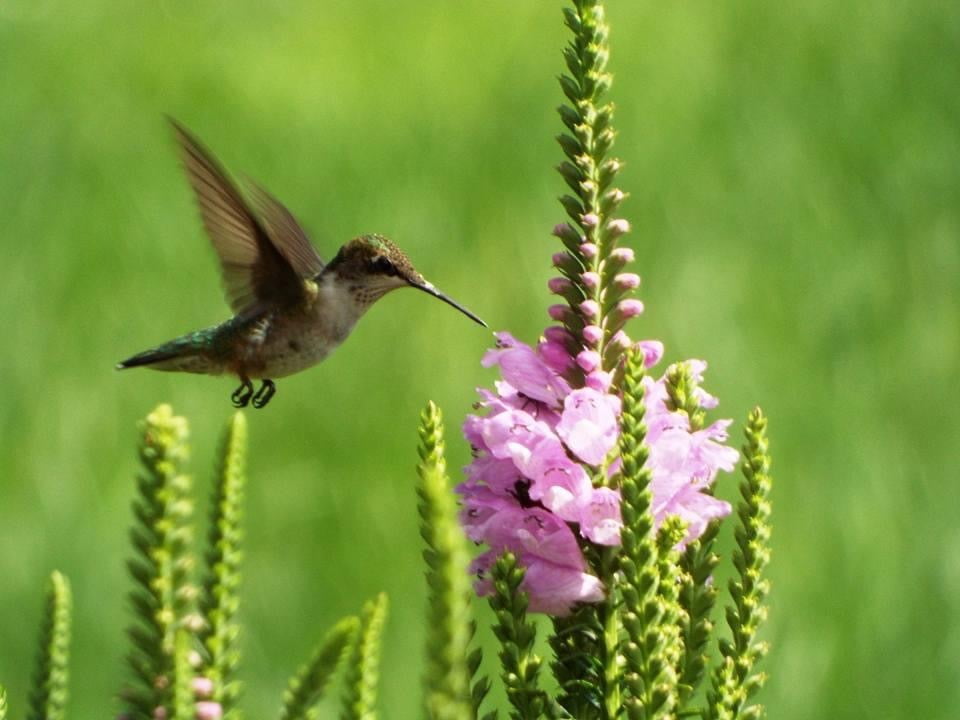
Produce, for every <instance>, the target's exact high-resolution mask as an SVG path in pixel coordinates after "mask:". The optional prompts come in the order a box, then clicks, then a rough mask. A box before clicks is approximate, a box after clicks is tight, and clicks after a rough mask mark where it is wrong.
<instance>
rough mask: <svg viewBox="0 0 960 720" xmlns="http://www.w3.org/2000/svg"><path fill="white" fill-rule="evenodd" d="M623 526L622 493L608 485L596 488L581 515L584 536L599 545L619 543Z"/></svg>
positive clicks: (581, 529)
mask: <svg viewBox="0 0 960 720" xmlns="http://www.w3.org/2000/svg"><path fill="white" fill-rule="evenodd" d="M622 527H623V520H621V519H620V493H619V492H618V491H616V490H612V489H611V488H607V487H600V488H596V489H594V491H593V493H592V495H591V498H590V502H589V503H587V504H586V505H585V506H584V507H583V510H582V512H581V515H580V531H581V532H582V533H583V535H584V537H586V538H588V539H589V540H591V541H592V542H595V543H597V544H598V545H619V544H620V529H621V528H622Z"/></svg>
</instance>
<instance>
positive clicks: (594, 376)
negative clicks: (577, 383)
mask: <svg viewBox="0 0 960 720" xmlns="http://www.w3.org/2000/svg"><path fill="white" fill-rule="evenodd" d="M584 384H585V385H586V387H588V388H591V389H593V390H596V391H598V392H602V393H605V392H608V391H609V390H610V386H611V385H613V376H612V375H611V374H610V373H608V372H604V371H603V370H594V371H593V372H592V373H590V374H589V375H587V377H586V378H584Z"/></svg>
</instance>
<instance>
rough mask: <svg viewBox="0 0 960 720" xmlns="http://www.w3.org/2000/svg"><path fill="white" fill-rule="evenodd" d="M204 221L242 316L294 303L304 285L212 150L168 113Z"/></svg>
mask: <svg viewBox="0 0 960 720" xmlns="http://www.w3.org/2000/svg"><path fill="white" fill-rule="evenodd" d="M170 123H171V125H173V129H174V131H175V133H176V136H177V140H178V142H179V143H180V148H181V150H182V155H183V164H184V167H185V168H186V171H187V177H188V178H189V179H190V185H191V186H192V187H193V190H194V193H196V196H197V203H198V204H199V206H200V215H201V216H202V218H203V225H204V227H205V228H206V230H207V234H208V235H209V236H210V240H211V241H212V242H213V247H214V250H216V252H217V256H218V258H219V259H220V269H221V273H222V275H223V284H224V288H225V289H226V294H227V302H229V303H230V307H231V308H233V311H234V312H235V313H237V314H238V315H248V314H251V313H253V312H256V311H257V310H260V309H262V308H264V307H268V306H276V305H288V304H296V303H298V302H300V301H302V300H303V298H304V293H305V289H304V285H303V282H302V280H301V277H300V275H299V274H298V273H297V272H296V270H295V269H294V267H293V265H292V263H291V262H290V261H289V260H288V259H287V258H286V257H285V256H284V255H283V253H281V252H280V250H279V249H278V248H277V247H276V246H275V245H274V243H273V241H272V240H271V239H270V235H269V234H268V233H267V231H266V229H265V228H264V226H263V225H262V224H261V223H260V221H259V220H258V219H257V217H256V215H255V214H254V213H253V212H252V211H251V210H250V208H249V207H248V206H247V204H246V202H245V201H244V199H243V197H242V196H241V195H240V193H239V191H238V190H237V188H236V187H235V186H234V184H233V183H232V182H231V181H230V180H229V179H228V178H227V175H226V173H225V172H224V171H223V169H222V168H221V167H220V164H219V163H218V162H217V161H216V159H215V158H214V157H213V155H211V154H210V152H208V151H207V150H206V149H205V148H204V147H203V146H202V145H201V144H200V142H199V141H198V140H197V139H196V138H195V137H193V135H191V134H190V132H189V131H188V130H187V129H186V128H184V127H183V126H182V125H180V124H179V123H178V122H177V121H176V120H174V119H172V118H170Z"/></svg>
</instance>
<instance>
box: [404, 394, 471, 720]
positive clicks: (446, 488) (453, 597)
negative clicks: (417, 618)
mask: <svg viewBox="0 0 960 720" xmlns="http://www.w3.org/2000/svg"><path fill="white" fill-rule="evenodd" d="M418 450H419V453H420V464H419V465H418V466H417V472H418V474H419V476H420V483H419V485H418V486H417V495H418V496H419V498H420V503H419V507H418V509H419V511H420V534H421V535H422V536H423V539H424V541H425V542H426V545H427V549H426V550H425V551H424V559H425V560H426V563H427V587H428V588H429V590H428V592H429V598H428V616H427V652H426V656H427V667H426V671H425V674H424V690H425V693H424V695H425V697H424V701H425V703H426V716H427V717H430V718H436V720H470V718H471V717H473V716H474V714H475V712H476V710H475V707H474V699H475V700H476V702H477V704H479V702H480V701H481V700H482V699H483V695H485V694H486V689H487V686H488V684H487V681H486V679H485V678H484V679H482V680H480V681H479V682H478V683H477V686H476V687H477V688H479V692H478V695H479V697H477V698H474V697H473V696H472V693H471V689H470V680H471V676H472V675H473V672H472V670H471V663H470V662H469V661H468V657H469V645H470V640H471V638H472V636H473V628H474V625H473V622H472V620H471V618H470V595H471V594H472V593H471V588H470V583H469V579H468V575H467V566H468V564H469V555H468V553H467V547H466V538H464V535H463V531H462V530H461V529H460V526H459V524H458V523H457V508H456V505H455V503H454V500H453V497H452V495H451V494H450V481H449V478H448V477H447V463H446V460H445V459H444V447H443V420H442V417H441V415H440V410H439V409H438V408H437V406H436V405H434V404H433V403H429V404H428V405H427V407H426V408H425V409H424V411H423V413H421V415H420V446H419V448H418ZM478 652H479V651H478ZM479 659H480V658H479V655H478V656H477V657H476V659H475V661H474V662H473V663H472V666H473V669H476V667H477V666H478V665H479Z"/></svg>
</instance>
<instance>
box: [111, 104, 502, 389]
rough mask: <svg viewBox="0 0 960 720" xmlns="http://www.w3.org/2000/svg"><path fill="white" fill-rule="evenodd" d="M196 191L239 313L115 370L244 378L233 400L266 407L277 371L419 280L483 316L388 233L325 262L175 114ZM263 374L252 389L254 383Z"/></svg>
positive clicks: (280, 211)
mask: <svg viewBox="0 0 960 720" xmlns="http://www.w3.org/2000/svg"><path fill="white" fill-rule="evenodd" d="M170 122H171V124H172V125H173V129H174V132H175V134H176V136H177V140H178V141H179V144H180V147H181V150H182V155H183V164H184V167H185V168H186V171H187V176H188V177H189V179H190V184H191V185H192V186H193V190H194V192H195V193H196V196H197V201H198V203H199V206H200V214H201V216H202V218H203V225H204V227H205V228H206V231H207V234H208V235H209V236H210V239H211V240H212V241H213V247H214V250H216V253H217V256H218V258H219V260H220V269H221V273H222V276H223V284H224V287H225V290H226V296H227V301H228V302H229V304H230V307H231V308H232V309H233V311H234V313H235V314H234V316H233V317H232V318H230V319H229V320H227V321H226V322H223V323H221V324H220V325H216V326H214V327H209V328H205V329H203V330H196V331H194V332H191V333H188V334H186V335H182V336H181V337H178V338H174V339H173V340H170V341H169V342H166V343H163V344H162V345H160V346H158V347H155V348H152V349H150V350H145V351H144V352H141V353H138V354H136V355H134V356H133V357H131V358H128V359H127V360H124V361H123V362H121V363H119V364H118V365H117V368H118V369H124V368H131V367H138V366H141V365H142V366H146V367H150V368H153V369H154V370H167V371H175V372H189V373H202V374H207V375H221V374H223V373H232V374H234V375H236V376H237V377H238V378H239V379H240V387H238V388H237V389H236V390H235V391H234V392H233V394H232V395H231V400H232V401H233V404H234V406H235V407H246V406H247V405H248V404H249V403H250V402H251V400H252V402H253V406H254V407H255V408H262V407H263V406H265V405H266V404H267V403H268V402H270V398H272V397H273V395H274V393H275V392H276V384H275V383H274V382H273V379H274V378H280V377H285V376H287V375H292V374H293V373H297V372H300V371H301V370H304V369H306V368H308V367H310V366H312V365H316V364H317V363H319V362H320V361H321V360H323V359H324V358H325V357H326V356H327V355H329V354H330V352H331V351H333V349H334V348H336V347H337V346H338V345H339V344H340V343H342V342H343V341H344V340H345V339H346V338H347V336H348V335H349V334H350V331H351V330H352V329H353V326H354V325H355V324H356V322H357V320H359V319H360V316H361V315H363V313H364V312H365V311H366V310H367V309H368V308H369V307H370V306H371V305H373V303H375V302H376V301H377V300H379V299H380V298H382V297H383V296H384V295H386V294H387V293H388V292H390V291H391V290H396V289H397V288H401V287H414V288H417V289H418V290H422V291H424V292H425V293H428V294H430V295H433V296H434V297H435V298H439V299H440V300H443V301H444V302H445V303H447V304H449V305H452V306H453V307H455V308H456V309H457V310H459V311H460V312H462V313H463V314H464V315H466V316H467V317H469V318H470V319H471V320H473V321H475V322H477V323H479V324H481V325H483V326H484V327H486V323H485V322H483V320H481V319H480V318H479V317H477V316H476V315H474V314H473V313H472V312H470V311H469V310H467V309H466V308H465V307H463V306H462V305H460V304H459V303H457V302H455V301H454V300H452V299H451V298H449V297H447V296H446V295H444V294H443V293H442V292H440V291H439V290H437V288H435V287H434V286H433V285H432V284H431V283H429V282H427V281H426V280H425V279H424V277H423V275H421V274H420V273H419V272H417V270H416V269H415V268H414V267H413V265H412V264H411V263H410V261H409V260H408V259H407V256H406V255H404V254H403V252H402V251H401V250H400V248H398V247H397V246H396V245H394V244H393V243H392V242H390V241H389V240H388V239H387V238H385V237H383V236H382V235H362V236H360V237H358V238H354V239H353V240H351V241H350V242H348V243H347V244H346V245H344V246H343V247H341V248H340V250H339V251H338V252H337V254H336V256H335V257H334V258H333V260H331V261H330V262H329V263H326V264H324V262H323V260H321V259H320V256H319V255H318V254H317V251H316V250H314V248H313V245H311V244H310V241H309V240H308V239H307V235H306V233H305V232H304V231H303V228H301V227H300V224H299V223H298V222H297V221H296V220H295V219H294V217H293V215H292V214H291V213H290V211H289V210H287V209H286V208H285V207H284V206H283V205H281V204H280V202H278V201H277V200H276V199H275V198H274V197H273V196H272V195H270V193H268V192H267V191H266V190H263V189H262V188H259V187H257V186H256V185H254V184H253V183H250V193H249V194H250V200H251V201H252V202H250V203H248V202H247V201H246V200H245V199H244V197H243V195H241V194H240V192H239V190H238V189H237V187H236V186H235V185H234V184H233V183H232V182H231V181H230V180H229V178H228V177H227V175H226V173H225V172H224V171H223V170H222V169H221V167H220V164H219V163H218V162H217V161H216V159H215V158H214V157H213V155H212V154H211V153H210V152H208V151H207V150H206V149H204V147H203V146H202V145H201V144H200V142H199V141H198V140H197V139H196V138H195V137H193V135H191V134H190V132H188V131H187V130H186V128H184V127H183V126H181V125H180V124H179V123H177V122H176V121H175V120H172V119H171V120H170ZM254 379H259V380H262V383H261V385H260V388H259V389H258V390H257V391H256V392H254V386H253V382H252V381H253V380H254Z"/></svg>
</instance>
